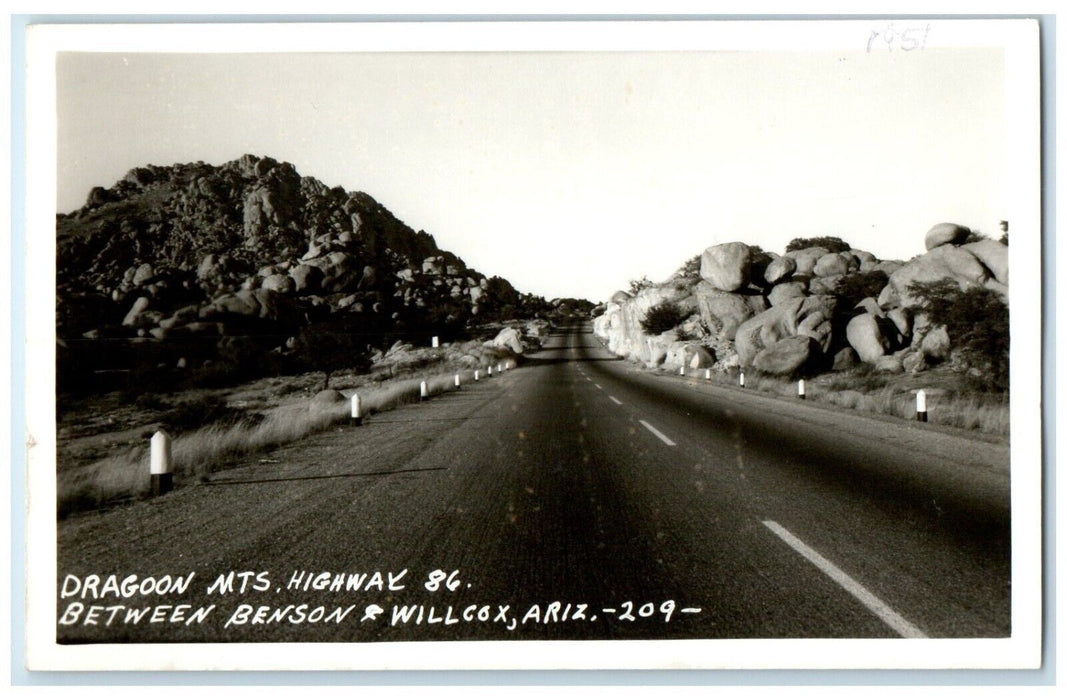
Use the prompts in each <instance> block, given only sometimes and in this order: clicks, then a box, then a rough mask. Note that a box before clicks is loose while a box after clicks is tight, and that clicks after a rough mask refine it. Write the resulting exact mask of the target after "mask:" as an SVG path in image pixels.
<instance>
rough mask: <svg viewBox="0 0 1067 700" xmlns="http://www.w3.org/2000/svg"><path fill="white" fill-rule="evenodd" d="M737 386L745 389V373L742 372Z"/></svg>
mask: <svg viewBox="0 0 1067 700" xmlns="http://www.w3.org/2000/svg"><path fill="white" fill-rule="evenodd" d="M737 385H738V386H739V387H741V388H742V389H744V388H745V371H744V370H741V374H740V375H738V377H737Z"/></svg>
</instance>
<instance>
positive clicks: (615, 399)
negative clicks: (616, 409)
mask: <svg viewBox="0 0 1067 700" xmlns="http://www.w3.org/2000/svg"><path fill="white" fill-rule="evenodd" d="M608 398H609V399H611V400H612V401H614V402H615V403H617V404H619V405H620V406H621V405H622V401H619V400H618V399H617V398H615V397H614V396H612V395H611V394H608Z"/></svg>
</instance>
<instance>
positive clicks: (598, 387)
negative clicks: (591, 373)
mask: <svg viewBox="0 0 1067 700" xmlns="http://www.w3.org/2000/svg"><path fill="white" fill-rule="evenodd" d="M593 386H595V387H596V388H597V389H601V390H603V389H604V387H602V386H600V385H599V384H597V383H596V382H593Z"/></svg>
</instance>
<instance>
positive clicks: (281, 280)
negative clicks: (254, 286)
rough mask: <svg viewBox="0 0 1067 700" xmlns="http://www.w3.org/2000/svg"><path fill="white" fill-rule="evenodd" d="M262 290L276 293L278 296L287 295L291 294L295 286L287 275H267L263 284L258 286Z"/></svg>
mask: <svg viewBox="0 0 1067 700" xmlns="http://www.w3.org/2000/svg"><path fill="white" fill-rule="evenodd" d="M260 287H261V288H262V289H269V290H271V291H272V292H278V293H279V294H289V293H290V292H292V291H293V290H294V289H295V288H296V285H295V284H294V283H293V278H292V277H290V276H289V275H280V274H274V275H268V276H267V277H266V278H264V280H263V284H261V285H260Z"/></svg>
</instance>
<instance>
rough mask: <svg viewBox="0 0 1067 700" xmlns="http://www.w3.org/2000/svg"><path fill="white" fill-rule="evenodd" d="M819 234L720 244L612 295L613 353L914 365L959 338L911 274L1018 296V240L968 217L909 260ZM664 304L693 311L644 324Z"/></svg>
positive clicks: (934, 358) (598, 324)
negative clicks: (925, 304) (922, 309)
mask: <svg viewBox="0 0 1067 700" xmlns="http://www.w3.org/2000/svg"><path fill="white" fill-rule="evenodd" d="M800 242H801V243H803V241H800ZM811 242H812V243H816V244H814V245H807V246H801V247H796V246H794V245H792V244H791V246H790V248H795V249H789V250H787V252H785V253H784V254H781V255H779V254H776V253H767V252H764V251H762V250H761V249H759V248H758V247H755V246H749V245H746V244H744V243H740V242H731V243H723V244H719V245H714V246H711V247H709V248H708V249H706V250H705V251H704V252H703V253H702V254H701V255H700V256H699V272H697V271H696V270H697V267H696V265H695V264H692V263H691V264H689V265H686V266H683V268H682V269H680V270H679V271H678V272H677V273H675V275H674V276H673V277H672V278H671V279H669V280H667V281H666V282H664V283H663V284H659V285H653V286H651V287H646V288H644V289H641V290H640V291H639V292H637V294H636V295H631V294H630V293H628V292H625V291H619V292H616V293H615V294H613V295H612V297H611V299H610V300H609V301H608V302H607V303H606V304H604V305H603V308H602V313H600V314H599V315H598V316H597V317H596V318H595V319H594V322H593V327H594V332H595V333H596V335H597V336H599V337H600V338H602V339H603V340H604V341H605V342H606V343H607V345H608V348H609V349H611V351H612V352H614V353H616V354H617V355H620V356H623V357H627V358H630V359H633V360H636V361H639V362H642V363H644V364H646V365H648V366H650V367H657V366H667V367H671V368H677V367H679V366H686V367H706V366H712V367H714V368H716V369H719V370H729V369H733V368H736V367H741V368H754V369H757V370H759V371H761V372H765V373H768V374H772V375H780V376H798V375H803V374H805V373H811V372H815V371H821V370H824V369H825V370H829V369H831V368H832V369H848V368H851V367H853V366H854V365H855V364H856V363H857V362H864V363H869V364H871V365H873V366H874V367H875V368H876V369H878V370H881V371H886V372H903V371H912V372H915V371H920V370H922V369H924V368H926V367H927V366H929V365H932V364H935V363H937V362H940V361H942V360H944V359H946V358H947V357H948V356H949V354H950V352H951V346H950V343H949V339H948V336H947V334H946V333H945V329H944V328H943V327H940V326H936V327H935V326H933V325H932V324H931V323H930V322H929V320H928V319H926V318H925V316H924V315H923V314H922V313H919V312H918V310H917V308H916V307H917V305H918V301H919V300H917V299H915V298H913V297H912V295H911V293H910V292H909V285H910V284H911V283H913V282H933V281H938V280H950V281H952V282H953V283H955V284H956V285H958V286H959V287H960V288H963V289H968V288H971V287H976V286H977V287H984V288H987V289H991V290H994V291H995V292H997V293H998V294H1000V295H1002V296H1003V297H1004V299H1005V301H1006V300H1007V294H1008V247H1007V246H1006V245H1005V244H1003V243H1000V242H997V241H994V240H990V239H987V238H983V237H980V236H975V235H974V234H972V232H971V231H970V230H969V229H967V228H966V227H963V226H959V225H957V224H951V223H942V224H937V225H936V226H934V227H932V228H931V229H930V231H929V232H928V233H927V234H926V237H925V244H926V252H925V253H923V254H922V255H918V256H916V257H914V258H912V259H911V260H908V261H901V260H879V259H877V258H876V257H875V256H874V255H872V254H871V253H869V252H867V251H863V250H857V249H853V248H851V247H849V246H848V244H846V243H844V242H843V241H841V240H840V239H836V238H824V239H814V240H812V241H811ZM857 295H859V296H857ZM662 304H673V305H675V306H676V308H677V309H678V311H679V312H680V315H681V316H682V317H683V318H684V320H683V321H682V322H681V323H680V324H678V326H677V327H676V328H674V329H671V330H668V331H666V332H663V333H656V334H651V333H649V332H647V331H646V330H645V328H644V327H643V326H642V321H644V320H645V318H646V316H647V314H648V313H649V310H650V309H652V308H653V307H656V306H659V305H662Z"/></svg>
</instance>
